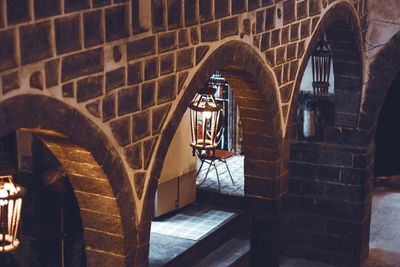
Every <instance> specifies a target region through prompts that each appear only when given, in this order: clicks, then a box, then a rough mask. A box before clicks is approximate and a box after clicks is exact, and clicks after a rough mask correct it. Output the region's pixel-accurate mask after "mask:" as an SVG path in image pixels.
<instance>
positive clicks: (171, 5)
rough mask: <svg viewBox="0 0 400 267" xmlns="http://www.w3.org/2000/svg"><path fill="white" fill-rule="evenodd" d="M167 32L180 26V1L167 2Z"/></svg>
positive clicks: (170, 0) (168, 0)
mask: <svg viewBox="0 0 400 267" xmlns="http://www.w3.org/2000/svg"><path fill="white" fill-rule="evenodd" d="M167 6H168V30H171V29H176V28H178V27H180V26H182V12H181V11H182V9H181V7H182V0H167Z"/></svg>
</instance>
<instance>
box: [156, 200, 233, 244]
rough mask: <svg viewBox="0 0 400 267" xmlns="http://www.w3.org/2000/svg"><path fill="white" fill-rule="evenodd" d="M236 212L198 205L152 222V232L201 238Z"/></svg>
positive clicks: (192, 238) (186, 237)
mask: <svg viewBox="0 0 400 267" xmlns="http://www.w3.org/2000/svg"><path fill="white" fill-rule="evenodd" d="M234 215H235V213H233V212H227V211H222V210H215V209H209V208H205V207H200V206H197V205H192V206H189V207H188V208H186V209H184V210H183V211H182V212H180V213H178V214H175V215H174V216H172V217H170V218H167V219H164V220H162V221H154V222H152V223H151V233H158V234H163V235H169V236H175V237H180V238H185V239H190V240H199V239H201V238H202V237H203V236H205V235H206V234H207V233H209V232H210V231H212V230H213V229H214V228H215V227H217V226H218V225H220V224H221V223H223V222H224V221H226V220H228V219H229V218H230V217H232V216H234Z"/></svg>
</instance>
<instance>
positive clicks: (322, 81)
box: [311, 35, 332, 96]
mask: <svg viewBox="0 0 400 267" xmlns="http://www.w3.org/2000/svg"><path fill="white" fill-rule="evenodd" d="M331 63H332V51H331V48H330V45H329V43H328V41H327V40H326V37H325V35H324V36H323V37H322V38H321V39H320V40H319V41H318V44H317V47H316V49H315V51H314V53H313V54H312V55H311V64H312V76H313V82H312V86H313V91H314V95H320V96H325V95H328V90H329V86H330V83H329V76H330V73H331Z"/></svg>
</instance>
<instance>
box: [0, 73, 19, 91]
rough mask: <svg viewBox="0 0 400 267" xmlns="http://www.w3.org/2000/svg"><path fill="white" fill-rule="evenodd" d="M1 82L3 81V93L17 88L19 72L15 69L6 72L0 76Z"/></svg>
mask: <svg viewBox="0 0 400 267" xmlns="http://www.w3.org/2000/svg"><path fill="white" fill-rule="evenodd" d="M2 83H3V95H4V94H6V93H8V92H10V91H13V90H16V89H19V87H20V85H19V74H18V72H17V71H15V72H12V73H9V74H6V75H4V76H3V77H2Z"/></svg>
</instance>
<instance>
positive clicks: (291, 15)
mask: <svg viewBox="0 0 400 267" xmlns="http://www.w3.org/2000/svg"><path fill="white" fill-rule="evenodd" d="M295 11H296V9H295V1H294V0H287V1H284V2H283V25H286V24H289V23H291V22H293V21H295V20H296V16H295Z"/></svg>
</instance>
